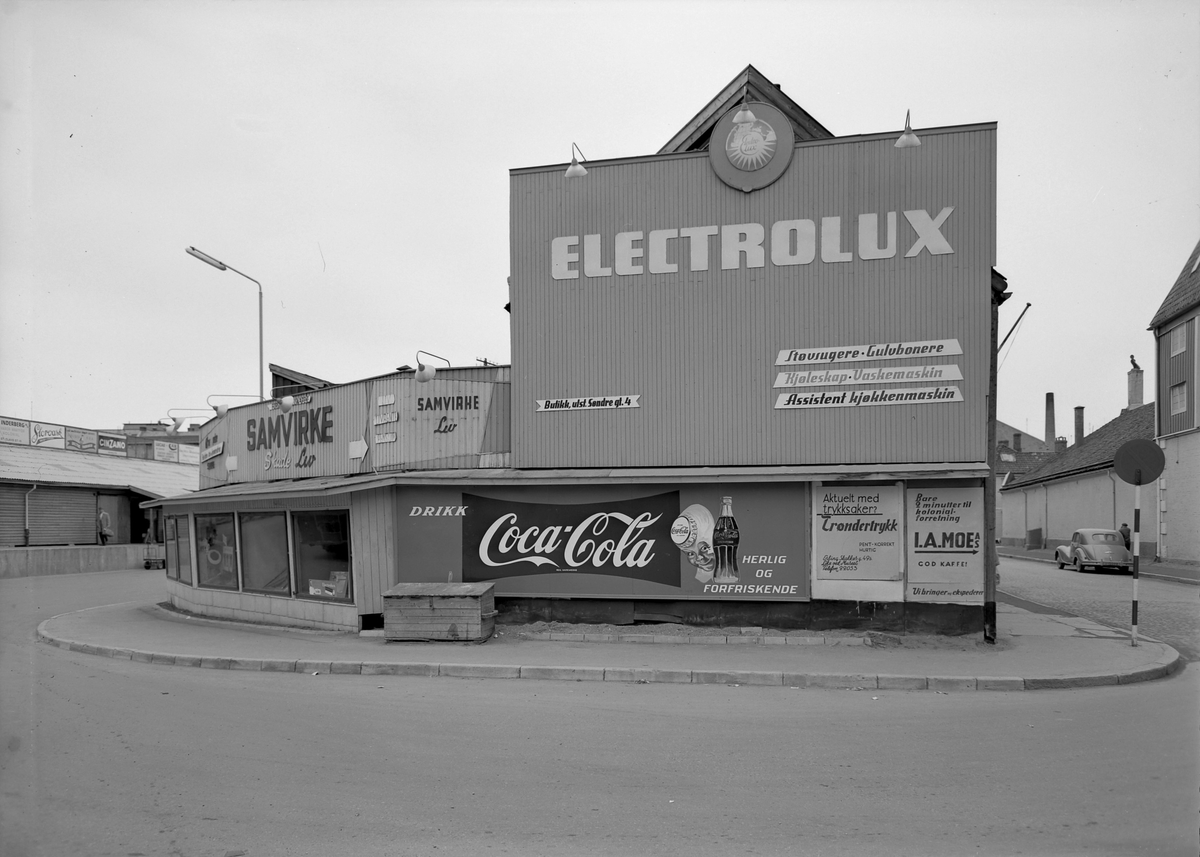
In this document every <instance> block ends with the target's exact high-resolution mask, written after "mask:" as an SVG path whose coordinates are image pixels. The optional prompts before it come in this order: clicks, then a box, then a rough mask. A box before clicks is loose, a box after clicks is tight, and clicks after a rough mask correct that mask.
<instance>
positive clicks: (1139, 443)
mask: <svg viewBox="0 0 1200 857" xmlns="http://www.w3.org/2000/svg"><path fill="white" fill-rule="evenodd" d="M1166 462H1167V459H1166V456H1164V455H1163V451H1162V450H1161V449H1159V448H1158V444H1157V443H1155V442H1154V441H1152V440H1145V439H1142V440H1131V441H1129V442H1128V443H1123V444H1121V448H1120V449H1118V450H1117V454H1116V455H1115V456H1114V457H1113V470H1115V471H1117V475H1118V476H1120V477H1121V478H1122V479H1124V480H1125V481H1126V482H1128V483H1129V484H1131V485H1132V486H1133V544H1132V546H1131V547H1132V548H1133V621H1131V622H1130V623H1129V624H1130V628H1129V630H1130V635H1129V639H1130V642H1131V643H1132V644H1133V645H1135V646H1136V645H1137V644H1138V560H1139V558H1140V555H1141V553H1142V485H1144V484H1145V483H1147V482H1153V481H1154V480H1155V479H1157V478H1158V477H1159V476H1161V475H1162V472H1163V466H1164V465H1165V464H1166Z"/></svg>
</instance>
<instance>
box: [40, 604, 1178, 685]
mask: <svg viewBox="0 0 1200 857" xmlns="http://www.w3.org/2000/svg"><path fill="white" fill-rule="evenodd" d="M52 618H53V617H52ZM50 621H51V619H46V620H44V621H43V622H42V623H41V624H39V625H38V628H37V632H36V637H37V639H38V640H39V641H41V642H44V643H47V644H49V645H52V646H57V647H58V648H61V649H66V650H69V651H74V652H79V653H80V654H88V655H98V656H100V657H108V658H114V659H117V660H131V661H137V662H141V663H148V664H157V665H162V666H176V667H196V668H200V669H224V670H243V671H251V672H286V673H308V674H310V675H320V674H324V675H369V676H385V675H388V676H418V677H426V678H433V677H444V678H476V679H530V680H540V681H611V682H624V683H636V684H727V685H739V686H740V685H747V686H751V685H753V686H769V687H789V688H810V687H811V688H825V689H831V690H927V691H936V692H940V693H950V692H961V691H1017V690H1021V691H1024V690H1058V689H1067V688H1080V687H1102V686H1113V685H1126V684H1136V683H1139V682H1146V681H1154V680H1156V679H1161V678H1166V677H1168V676H1170V675H1173V674H1174V673H1176V672H1178V671H1179V670H1180V669H1181V668H1182V667H1183V666H1184V664H1185V661H1184V659H1183V657H1182V656H1181V655H1180V654H1179V653H1178V652H1177V651H1175V650H1174V649H1173V648H1171V647H1170V646H1168V645H1166V644H1164V643H1153V644H1151V645H1157V646H1159V647H1160V649H1161V650H1162V651H1161V654H1160V655H1159V657H1158V658H1156V662H1155V663H1152V664H1150V665H1149V666H1146V667H1140V668H1138V669H1133V670H1129V671H1127V672H1124V673H1092V674H1082V675H1074V676H1041V677H1028V678H1025V677H1020V676H978V677H975V676H920V675H886V674H881V675H868V674H858V673H790V672H774V671H756V670H679V669H655V668H631V667H580V666H533V665H521V664H444V663H427V662H410V663H396V662H375V661H313V660H280V659H259V658H232V657H207V656H197V655H179V654H171V653H168V652H144V651H139V650H136V649H126V648H117V647H111V646H98V645H94V644H91V643H83V642H79V641H76V640H67V639H61V638H57V637H54V636H52V635H50V634H49V633H47V631H46V630H45V625H46V623H48V622H50ZM693 639H696V640H698V639H702V638H699V637H697V638H693Z"/></svg>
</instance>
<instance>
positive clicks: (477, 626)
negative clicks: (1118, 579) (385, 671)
mask: <svg viewBox="0 0 1200 857" xmlns="http://www.w3.org/2000/svg"><path fill="white" fill-rule="evenodd" d="M494 588H495V584H492V583H398V584H396V585H395V586H393V587H392V588H391V589H389V590H388V591H387V592H385V593H383V636H384V639H387V640H395V641H400V640H454V641H459V642H468V641H470V642H481V641H483V640H486V639H487V638H488V637H490V636H492V631H493V630H494V629H495V626H496V606H495V605H496V600H495V597H494V596H493V595H492V590H493V589H494Z"/></svg>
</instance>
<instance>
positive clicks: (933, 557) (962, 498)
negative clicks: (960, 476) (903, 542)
mask: <svg viewBox="0 0 1200 857" xmlns="http://www.w3.org/2000/svg"><path fill="white" fill-rule="evenodd" d="M907 505H908V535H907V538H908V587H907V589H908V591H907V593H906V594H905V597H906V599H907V600H909V601H928V602H937V603H942V604H982V603H983V577H984V575H983V572H984V562H985V558H986V556H987V554H986V553H985V551H984V545H983V489H982V488H910V489H908V497H907Z"/></svg>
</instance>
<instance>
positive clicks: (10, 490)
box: [0, 485, 29, 548]
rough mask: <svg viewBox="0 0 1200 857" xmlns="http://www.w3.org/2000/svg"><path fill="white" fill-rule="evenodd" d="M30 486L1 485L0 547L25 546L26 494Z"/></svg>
mask: <svg viewBox="0 0 1200 857" xmlns="http://www.w3.org/2000/svg"><path fill="white" fill-rule="evenodd" d="M28 490H29V486H28V485H0V547H5V548H11V547H19V546H21V545H24V544H25V492H26V491H28Z"/></svg>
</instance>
